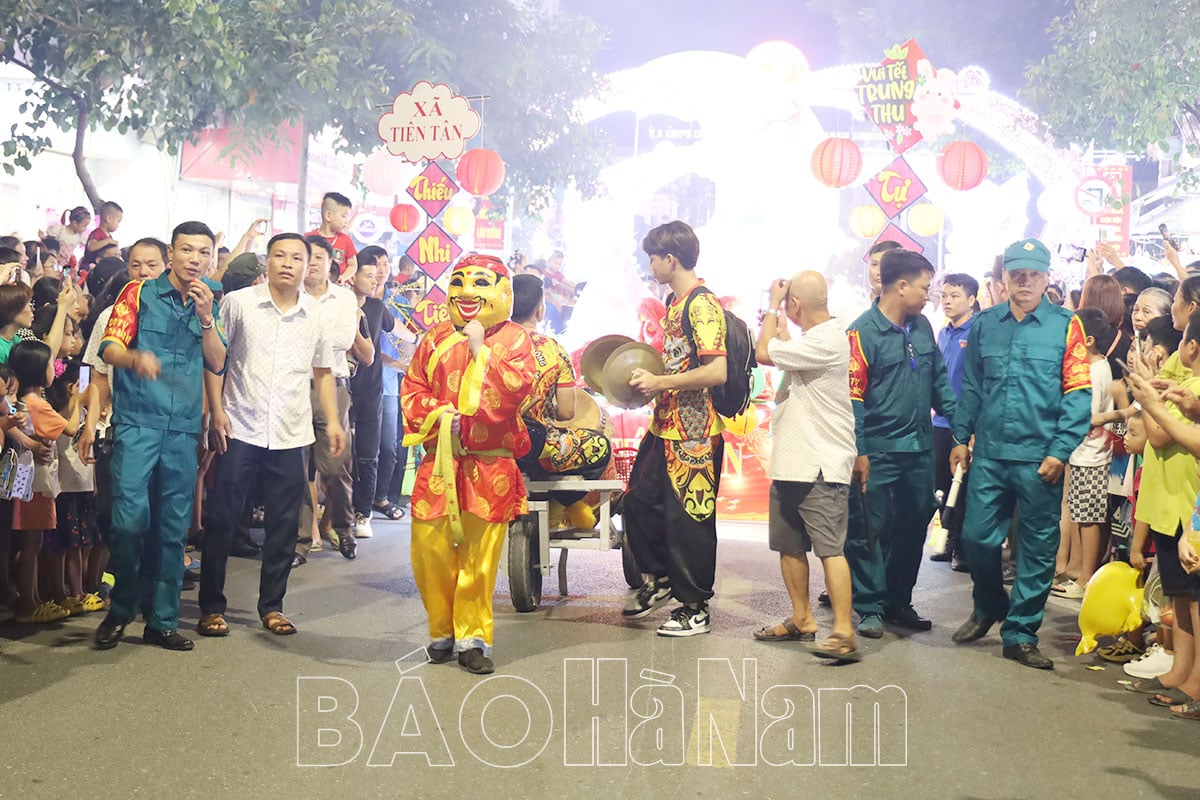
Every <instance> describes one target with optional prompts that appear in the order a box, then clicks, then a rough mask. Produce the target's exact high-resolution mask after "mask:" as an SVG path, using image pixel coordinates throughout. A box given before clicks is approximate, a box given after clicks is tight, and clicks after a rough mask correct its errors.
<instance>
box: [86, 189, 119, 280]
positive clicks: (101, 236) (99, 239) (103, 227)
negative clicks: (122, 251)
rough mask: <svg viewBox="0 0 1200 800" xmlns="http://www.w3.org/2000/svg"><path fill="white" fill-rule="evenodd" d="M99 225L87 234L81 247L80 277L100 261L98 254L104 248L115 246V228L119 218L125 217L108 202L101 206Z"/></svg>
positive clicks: (114, 205)
mask: <svg viewBox="0 0 1200 800" xmlns="http://www.w3.org/2000/svg"><path fill="white" fill-rule="evenodd" d="M98 216H99V217H100V224H99V225H97V226H96V229H95V230H93V231H92V232H91V233H89V234H88V238H87V242H85V243H84V246H83V260H82V261H81V262H80V263H79V273H80V276H81V277H82V276H85V275H87V273H88V271H89V270H91V268H92V267H93V266H94V265H95V263H96V262H97V261H98V260H99V259H100V253H101V251H103V250H104V248H106V247H114V246H117V247H119V245H117V240H116V239H114V238H113V237H112V235H113V234H114V233H116V231H117V228H118V227H119V226H120V224H121V218H122V217H123V216H125V212H124V211H123V210H122V209H121V207H120V206H119V205H117V204H116V203H114V202H112V201H111V200H108V201H106V202H104V203H102V204H101V206H100V213H99V215H98Z"/></svg>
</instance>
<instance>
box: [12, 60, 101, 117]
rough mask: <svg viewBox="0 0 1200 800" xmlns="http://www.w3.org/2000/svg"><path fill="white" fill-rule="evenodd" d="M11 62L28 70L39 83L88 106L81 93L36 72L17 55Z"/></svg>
mask: <svg viewBox="0 0 1200 800" xmlns="http://www.w3.org/2000/svg"><path fill="white" fill-rule="evenodd" d="M11 61H12V63H14V64H16V65H17V66H18V67H21V68H22V69H25V70H27V71H28V72H29V74H31V75H33V77H35V78H37V79H38V80H39V81H41V82H42V83H44V84H46V85H47V86H49V87H50V88H51V89H54V90H56V91H59V92H62V93H63V94H65V95H67V96H68V97H70V98H71V99H72V100H74V101H75V102H76V103H83V104H84V105H87V101H86V100H85V99H84V98H83V95H81V94H80V93H79V92H76V91H73V90H71V89H68V88H67V87H66V86H64V85H62V84H61V83H59V82H58V81H56V80H54V79H53V78H51V77H48V76H46V75H43V74H41V73H40V72H38V71H37V70H35V69H34V68H33V67H31V66H30V65H28V64H26V63H25V62H23V61H21V60H20V59H19V58H17V57H16V56H15V55H14V56H13V57H12V59H11Z"/></svg>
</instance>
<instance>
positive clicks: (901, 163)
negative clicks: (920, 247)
mask: <svg viewBox="0 0 1200 800" xmlns="http://www.w3.org/2000/svg"><path fill="white" fill-rule="evenodd" d="M866 187H867V192H868V193H869V194H870V195H871V197H872V198H874V200H875V202H876V203H878V204H879V207H880V208H882V209H883V213H884V214H887V218H888V219H895V218H896V215H897V214H899V213H900V212H901V211H903V210H904V209H906V208H908V206H909V205H911V204H912V203H915V202H917V200H919V199H921V197H923V196H924V195H925V184H924V183H922V182H921V179H920V178H918V177H917V173H915V172H913V171H912V167H910V166H909V165H908V162H907V161H905V160H904V157H903V156H900V157H899V158H897V159H896V160H895V161H893V162H892V163H890V164H888V165H887V166H886V167H884V168H883V169H881V170H879V172H877V173H875V175H873V176H872V177H871V180H869V181H867V183H866Z"/></svg>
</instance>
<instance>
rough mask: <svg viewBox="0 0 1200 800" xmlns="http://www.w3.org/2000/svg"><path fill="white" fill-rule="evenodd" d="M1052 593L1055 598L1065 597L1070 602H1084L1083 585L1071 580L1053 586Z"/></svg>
mask: <svg viewBox="0 0 1200 800" xmlns="http://www.w3.org/2000/svg"><path fill="white" fill-rule="evenodd" d="M1050 591H1052V592H1054V594H1055V596H1057V597H1065V598H1067V599H1068V600H1082V599H1083V585H1082V584H1080V583H1078V582H1076V581H1073V580H1069V579H1068V580H1065V581H1063V582H1062V583H1060V584H1057V585H1055V586H1052V587H1051V588H1050Z"/></svg>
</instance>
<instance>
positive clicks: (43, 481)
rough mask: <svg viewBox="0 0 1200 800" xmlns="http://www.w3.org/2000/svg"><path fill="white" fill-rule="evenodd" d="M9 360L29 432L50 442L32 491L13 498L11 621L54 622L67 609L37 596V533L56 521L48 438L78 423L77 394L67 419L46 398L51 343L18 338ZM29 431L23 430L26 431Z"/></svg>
mask: <svg viewBox="0 0 1200 800" xmlns="http://www.w3.org/2000/svg"><path fill="white" fill-rule="evenodd" d="M8 366H9V368H10V369H12V371H13V374H14V375H16V378H17V383H18V385H19V388H18V390H17V392H18V397H19V398H20V402H21V403H22V404H23V405H24V410H25V411H26V413H27V414H28V415H29V426H30V427H31V428H32V435H33V436H34V437H35V438H37V439H41V440H42V441H44V442H48V443H50V445H51V454H52V462H51V463H50V464H37V466H36V472H35V477H34V487H35V491H34V493H33V498H32V499H30V500H29V501H28V502H26V501H21V500H16V501H14V503H13V536H14V538H15V539H16V541H17V542H18V544H19V547H20V549H21V553H20V558H19V560H18V562H17V590H18V591H19V592H20V593H21V598H20V600H19V601H18V603H17V608H16V616H15V621H16V622H18V623H23V624H31V623H45V622H54V621H55V620H58V619H62V618H63V617H65V616H68V615H69V613H70V612H68V611H67V610H66V609H64V608H62V607H61V606H59V605H58V604H57V603H55V602H54V601H52V600H46V601H44V602H42V601H41V600H40V598H39V596H38V591H37V589H38V586H37V575H38V553H39V551H40V550H41V548H42V535H43V534H44V533H45V531H46V530H47V529H48V528H54V527H56V526H57V524H58V521H57V519H56V515H55V509H54V495H55V494H57V492H56V491H55V489H54V486H53V484H54V483H56V482H57V478H58V467H57V464H55V463H53V456H56V455H57V453H56V452H55V451H54V449H53V443H54V441H55V440H57V439H58V437H59V436H61V435H62V434H63V433H64V432H68V431H69V432H73V431H74V429H75V428H76V427H77V426H78V423H79V403H78V399H77V398H75V399H73V401H72V403H71V408H72V411H70V412H68V413H70V414H71V416H72V419H71V420H70V421H68V420H67V419H66V418H64V417H63V416H62V415H61V414H59V413H58V412H57V411H55V410H54V409H53V408H52V407H51V406H50V403H49V402H47V401H46V397H45V393H46V386H47V385H48V384H49V383H50V378H51V376H52V375H53V373H52V372H51V364H50V348H49V347H47V346H46V345H44V344H42V343H41V342H39V341H37V340H29V341H22V342H18V343H17V344H16V345H14V346H13V349H12V352H11V353H10V354H9V357H8ZM27 432H28V431H27Z"/></svg>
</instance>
